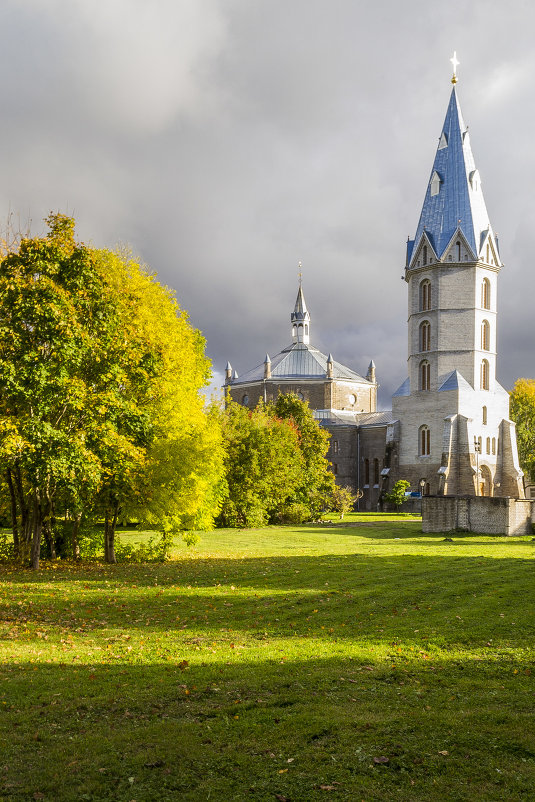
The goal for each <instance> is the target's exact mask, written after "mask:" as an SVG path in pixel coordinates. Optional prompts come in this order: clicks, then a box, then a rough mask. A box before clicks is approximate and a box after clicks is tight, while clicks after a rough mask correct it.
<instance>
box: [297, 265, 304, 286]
mask: <svg viewBox="0 0 535 802" xmlns="http://www.w3.org/2000/svg"><path fill="white" fill-rule="evenodd" d="M302 267H303V265H302V264H301V262H299V273H298V274H297V278H298V279H299V286H301V285H302V283H303V271H302V269H301V268H302Z"/></svg>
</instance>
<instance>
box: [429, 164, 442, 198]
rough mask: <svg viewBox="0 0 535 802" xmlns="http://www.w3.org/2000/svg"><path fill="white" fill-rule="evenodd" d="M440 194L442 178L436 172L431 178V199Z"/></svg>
mask: <svg viewBox="0 0 535 802" xmlns="http://www.w3.org/2000/svg"><path fill="white" fill-rule="evenodd" d="M439 192H440V176H439V174H438V173H437V171H436V170H435V171H434V172H433V175H432V176H431V183H430V193H431V197H432V196H433V195H438V193H439Z"/></svg>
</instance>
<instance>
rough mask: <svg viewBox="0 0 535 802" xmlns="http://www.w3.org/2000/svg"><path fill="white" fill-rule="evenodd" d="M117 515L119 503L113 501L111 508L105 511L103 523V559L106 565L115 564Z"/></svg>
mask: <svg viewBox="0 0 535 802" xmlns="http://www.w3.org/2000/svg"><path fill="white" fill-rule="evenodd" d="M118 515H119V502H118V501H113V502H112V508H111V509H110V508H109V507H108V508H107V509H106V518H105V521H104V559H105V560H106V562H107V563H116V562H117V557H116V556H115V527H116V526H117V517H118Z"/></svg>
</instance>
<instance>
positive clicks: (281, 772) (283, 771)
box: [279, 769, 288, 774]
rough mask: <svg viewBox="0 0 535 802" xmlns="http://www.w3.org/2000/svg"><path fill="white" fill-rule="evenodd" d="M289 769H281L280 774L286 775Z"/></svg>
mask: <svg viewBox="0 0 535 802" xmlns="http://www.w3.org/2000/svg"><path fill="white" fill-rule="evenodd" d="M287 771H288V769H279V774H286V772H287Z"/></svg>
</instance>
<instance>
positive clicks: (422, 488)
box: [420, 479, 425, 496]
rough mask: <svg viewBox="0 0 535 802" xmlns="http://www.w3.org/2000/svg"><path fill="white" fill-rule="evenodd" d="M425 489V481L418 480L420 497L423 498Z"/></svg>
mask: <svg viewBox="0 0 535 802" xmlns="http://www.w3.org/2000/svg"><path fill="white" fill-rule="evenodd" d="M424 488H425V479H420V496H423V494H424Z"/></svg>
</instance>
